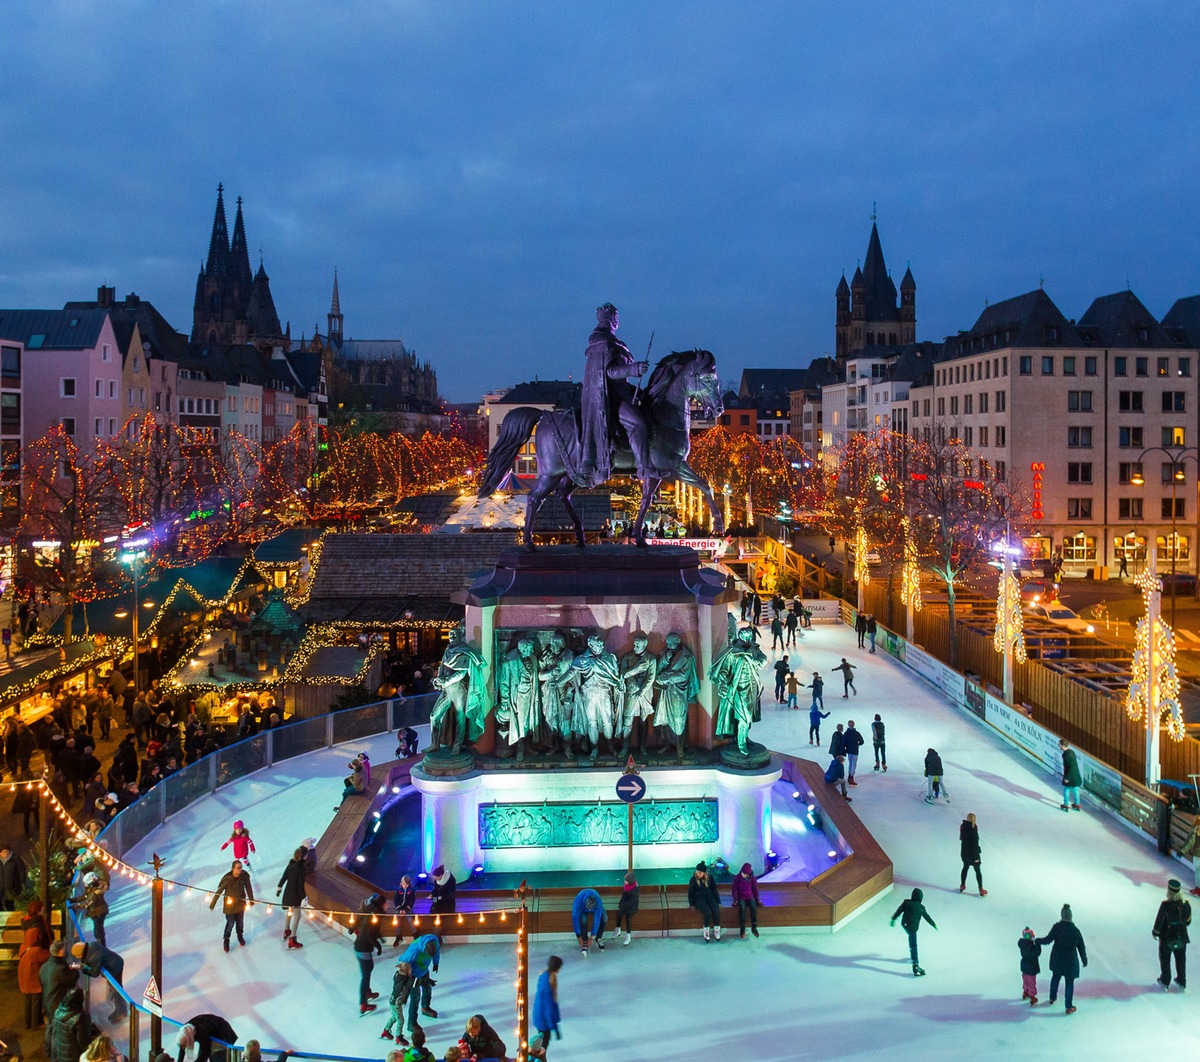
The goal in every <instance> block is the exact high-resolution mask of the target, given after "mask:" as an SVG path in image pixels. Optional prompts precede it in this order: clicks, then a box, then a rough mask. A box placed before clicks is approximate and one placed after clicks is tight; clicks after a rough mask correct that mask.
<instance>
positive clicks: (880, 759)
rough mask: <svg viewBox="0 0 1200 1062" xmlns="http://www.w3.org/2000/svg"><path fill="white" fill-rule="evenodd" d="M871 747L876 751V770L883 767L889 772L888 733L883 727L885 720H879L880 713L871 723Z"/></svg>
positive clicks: (876, 714)
mask: <svg viewBox="0 0 1200 1062" xmlns="http://www.w3.org/2000/svg"><path fill="white" fill-rule="evenodd" d="M871 745H872V746H873V747H874V749H875V770H877V771H878V770H879V769H880V768H881V767H882V769H883V770H884V771H886V770H887V741H886V733H885V730H884V726H883V720H882V719H880V718H879V713H878V712H876V713H875V718H874V719H873V720H872V721H871Z"/></svg>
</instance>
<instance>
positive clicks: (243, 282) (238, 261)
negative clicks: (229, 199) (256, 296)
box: [229, 195, 254, 292]
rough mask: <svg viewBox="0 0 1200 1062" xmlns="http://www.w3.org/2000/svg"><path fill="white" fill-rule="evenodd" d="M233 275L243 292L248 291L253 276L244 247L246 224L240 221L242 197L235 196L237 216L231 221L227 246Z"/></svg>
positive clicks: (248, 254) (248, 255)
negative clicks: (230, 239) (230, 238)
mask: <svg viewBox="0 0 1200 1062" xmlns="http://www.w3.org/2000/svg"><path fill="white" fill-rule="evenodd" d="M229 258H230V265H231V267H232V272H233V275H234V276H235V277H236V278H237V282H238V284H239V285H240V286H241V289H242V291H243V292H249V291H250V285H251V284H252V283H253V282H254V277H253V275H252V274H251V272H250V253H249V251H248V250H247V248H246V225H245V223H244V222H243V221H242V197H241V196H240V195H239V196H238V197H237V216H236V217H235V218H234V221H233V243H232V244H231V245H230V248H229Z"/></svg>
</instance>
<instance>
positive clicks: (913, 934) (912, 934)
mask: <svg viewBox="0 0 1200 1062" xmlns="http://www.w3.org/2000/svg"><path fill="white" fill-rule="evenodd" d="M924 899H925V894H924V893H923V892H922V891H921V890H920V889H913V891H912V896H910V897H909V898H908V899H907V900H905V901H904V902H903V903H901V904H900V906H899V907H897V908H896V911H895V913H894V914H893V915H892V921H891V925H893V926H894V925H895V924H896V919H897V918H899V919H900V925H901V926H902V927H903V928H904V931H905V932H906V933H907V934H908V954H909V958H911V959H912V971H913V976H914V977H924V976H925V971H924V970H922V969H921V962H920V958H919V956H918V955H917V930H919V929H920V928H921V920H922V919H924V920H925V921H926V922H928V923H929V924H930V925H931V926H933V928H934V929H937V923H936V922H935V921H934V920H933V919H932V918H930V917H929V912H928V911H926V910H925V905H924V904H923V903H922V902H921V901H922V900H924Z"/></svg>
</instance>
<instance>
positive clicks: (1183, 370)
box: [1179, 358, 1192, 376]
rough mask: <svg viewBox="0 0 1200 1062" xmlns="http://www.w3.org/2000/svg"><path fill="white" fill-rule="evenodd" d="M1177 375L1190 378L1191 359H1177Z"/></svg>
mask: <svg viewBox="0 0 1200 1062" xmlns="http://www.w3.org/2000/svg"><path fill="white" fill-rule="evenodd" d="M1179 375H1180V376H1191V375H1192V359H1191V358H1180V359H1179Z"/></svg>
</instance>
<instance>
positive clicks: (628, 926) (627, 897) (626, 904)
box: [617, 870, 642, 944]
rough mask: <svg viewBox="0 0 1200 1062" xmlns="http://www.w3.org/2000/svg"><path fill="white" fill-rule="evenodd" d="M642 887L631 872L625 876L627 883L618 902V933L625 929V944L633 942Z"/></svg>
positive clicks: (622, 888)
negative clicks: (635, 919)
mask: <svg viewBox="0 0 1200 1062" xmlns="http://www.w3.org/2000/svg"><path fill="white" fill-rule="evenodd" d="M641 895H642V887H641V886H640V885H639V884H638V883H637V875H636V874H634V872H633V871H632V870H631V871H630V872H629V873H628V874H626V875H625V883H624V885H623V886H622V887H621V898H620V899H619V900H618V901H617V932H618V933H620V932H621V927H622V926H624V927H625V943H626V944H629V943H630V942H631V941H632V940H633V916H634V915H635V914H637V913H638V907H639V906H640V903H641Z"/></svg>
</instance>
